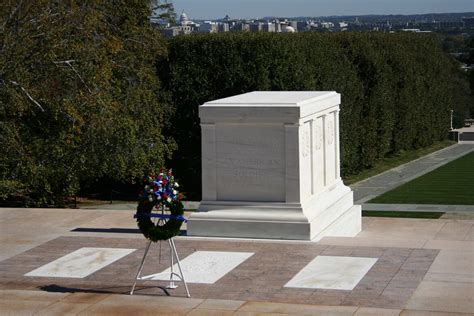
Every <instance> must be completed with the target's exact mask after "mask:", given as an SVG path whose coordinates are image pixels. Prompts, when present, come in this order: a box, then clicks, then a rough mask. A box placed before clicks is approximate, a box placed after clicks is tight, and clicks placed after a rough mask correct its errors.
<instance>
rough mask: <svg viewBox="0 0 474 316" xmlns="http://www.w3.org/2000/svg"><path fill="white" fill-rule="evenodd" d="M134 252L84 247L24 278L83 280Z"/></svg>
mask: <svg viewBox="0 0 474 316" xmlns="http://www.w3.org/2000/svg"><path fill="white" fill-rule="evenodd" d="M135 250H136V249H123V248H90V247H84V248H80V249H78V250H76V251H74V252H71V253H70V254H68V255H65V256H63V257H61V258H59V259H56V260H54V261H52V262H50V263H48V264H45V265H43V266H41V267H39V268H37V269H35V270H33V271H31V272H28V273H26V274H25V276H34V277H56V278H85V277H86V276H88V275H90V274H92V273H94V272H96V271H98V270H100V269H102V268H104V267H106V266H108V265H109V264H111V263H113V262H115V261H117V260H119V259H121V258H123V257H125V256H126V255H128V254H130V253H132V252H134V251H135Z"/></svg>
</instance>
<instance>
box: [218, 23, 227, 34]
mask: <svg viewBox="0 0 474 316" xmlns="http://www.w3.org/2000/svg"><path fill="white" fill-rule="evenodd" d="M218 30H219V32H229V23H219V24H218Z"/></svg>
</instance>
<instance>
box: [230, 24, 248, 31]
mask: <svg viewBox="0 0 474 316" xmlns="http://www.w3.org/2000/svg"><path fill="white" fill-rule="evenodd" d="M232 31H235V32H240V31H242V32H248V31H250V25H249V24H248V23H245V22H241V23H235V24H234V26H233V27H232Z"/></svg>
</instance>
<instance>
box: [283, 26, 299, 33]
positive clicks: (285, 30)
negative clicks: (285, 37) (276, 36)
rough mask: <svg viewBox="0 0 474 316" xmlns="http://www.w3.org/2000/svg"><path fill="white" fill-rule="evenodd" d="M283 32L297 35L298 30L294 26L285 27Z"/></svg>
mask: <svg viewBox="0 0 474 316" xmlns="http://www.w3.org/2000/svg"><path fill="white" fill-rule="evenodd" d="M282 32H283V33H295V32H296V30H295V28H294V27H293V26H289V25H286V26H284V27H283V30H282Z"/></svg>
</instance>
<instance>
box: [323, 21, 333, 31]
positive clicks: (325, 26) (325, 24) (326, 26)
mask: <svg viewBox="0 0 474 316" xmlns="http://www.w3.org/2000/svg"><path fill="white" fill-rule="evenodd" d="M321 27H322V28H323V29H332V28H334V23H332V22H321Z"/></svg>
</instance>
